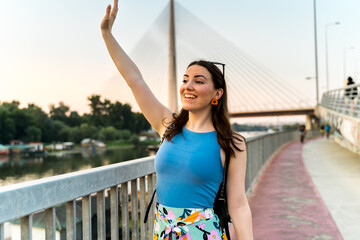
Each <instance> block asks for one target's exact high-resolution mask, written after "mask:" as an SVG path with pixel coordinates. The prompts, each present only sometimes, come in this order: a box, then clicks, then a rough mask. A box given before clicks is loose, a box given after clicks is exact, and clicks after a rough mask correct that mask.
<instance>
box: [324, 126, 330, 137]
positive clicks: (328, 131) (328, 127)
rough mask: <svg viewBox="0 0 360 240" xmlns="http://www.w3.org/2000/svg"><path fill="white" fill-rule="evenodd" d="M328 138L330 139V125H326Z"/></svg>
mask: <svg viewBox="0 0 360 240" xmlns="http://www.w3.org/2000/svg"><path fill="white" fill-rule="evenodd" d="M325 132H326V138H327V139H329V136H330V125H329V124H326V126H325Z"/></svg>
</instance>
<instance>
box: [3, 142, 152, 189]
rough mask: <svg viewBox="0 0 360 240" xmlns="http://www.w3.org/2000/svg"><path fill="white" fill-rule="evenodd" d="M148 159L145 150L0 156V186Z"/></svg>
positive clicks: (117, 149) (126, 148)
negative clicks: (143, 158)
mask: <svg viewBox="0 0 360 240" xmlns="http://www.w3.org/2000/svg"><path fill="white" fill-rule="evenodd" d="M146 156H149V152H148V151H147V148H146V147H142V148H134V147H121V148H111V149H106V150H105V149H103V150H102V151H97V152H91V151H87V150H84V151H79V152H75V151H73V152H58V153H56V154H53V153H49V154H47V155H45V156H28V157H26V156H22V155H15V156H0V186H5V185H10V184H14V183H19V182H25V181H29V180H35V179H39V178H44V177H50V176H55V175H60V174H64V173H69V172H74V171H79V170H84V169H89V168H94V167H100V166H104V165H108V164H113V163H118V162H123V161H127V160H131V159H136V158H141V157H146Z"/></svg>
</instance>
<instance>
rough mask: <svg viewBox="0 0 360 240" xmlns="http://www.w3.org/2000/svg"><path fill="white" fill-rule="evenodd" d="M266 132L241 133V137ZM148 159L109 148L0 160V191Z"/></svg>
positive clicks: (141, 152)
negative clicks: (11, 186)
mask: <svg viewBox="0 0 360 240" xmlns="http://www.w3.org/2000/svg"><path fill="white" fill-rule="evenodd" d="M265 133H266V132H242V133H241V134H242V135H243V136H244V137H245V138H248V137H252V136H256V135H262V134H265ZM149 155H151V153H150V152H149V151H148V150H147V148H146V147H142V148H139V147H136V148H135V147H121V148H110V149H106V150H102V151H97V152H91V151H86V150H85V151H80V152H75V151H74V152H67V153H66V152H59V153H56V154H53V153H50V154H47V155H45V156H32V157H25V156H22V155H15V156H11V157H10V156H0V187H1V186H6V185H11V184H15V183H19V182H25V181H30V180H35V179H39V178H44V177H50V176H55V175H60V174H64V173H69V172H74V171H79V170H84V169H89V168H94V167H100V166H104V165H108V164H113V163H118V162H123V161H128V160H131V159H136V158H141V157H146V156H149Z"/></svg>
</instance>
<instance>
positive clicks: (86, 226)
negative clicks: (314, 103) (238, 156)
mask: <svg viewBox="0 0 360 240" xmlns="http://www.w3.org/2000/svg"><path fill="white" fill-rule="evenodd" d="M317 134H318V132H311V131H310V132H309V133H308V136H309V137H312V136H315V135H317ZM298 139H299V135H298V132H296V131H294V132H280V133H272V134H267V135H263V136H258V137H253V138H249V139H248V150H247V154H248V161H247V169H246V180H245V187H246V189H247V193H249V191H250V190H251V186H252V184H253V183H254V182H255V181H256V179H257V177H258V174H259V172H260V171H261V169H262V168H263V166H264V164H265V163H266V162H267V160H268V159H270V157H271V156H272V155H273V154H274V153H275V152H276V150H277V149H279V148H280V147H281V146H282V145H283V144H285V143H287V142H289V141H292V140H298ZM154 171H155V169H154V157H146V158H141V159H136V160H132V161H127V162H122V163H117V164H112V165H108V166H103V167H98V168H93V169H89V170H83V171H78V172H73V173H68V174H63V175H59V176H54V177H48V178H43V179H39V180H35V181H29V182H24V183H19V184H14V185H10V186H5V187H1V188H0V202H1V204H0V240H5V223H7V222H10V221H12V222H13V221H14V220H17V221H19V220H20V230H21V239H32V236H33V234H32V229H33V218H36V217H37V216H39V215H40V214H44V215H45V216H44V218H45V226H44V227H45V233H44V234H43V235H44V239H56V235H59V234H57V231H60V239H92V238H93V237H94V236H95V235H97V239H106V238H107V237H111V239H119V235H121V239H124V240H125V239H133V240H137V239H141V240H145V239H147V238H148V237H149V239H151V233H152V231H153V221H154V216H153V214H149V219H148V222H147V224H145V223H143V221H142V219H143V218H144V215H145V210H146V207H147V205H148V200H149V198H150V197H151V194H152V192H153V190H154V189H155V183H156V175H155V173H154ZM155 201H156V199H155ZM61 207H62V209H63V210H62V211H65V213H66V214H65V215H66V220H65V223H64V224H61V223H59V219H58V218H57V214H58V215H60V214H59V212H58V211H60V209H61ZM64 209H65V210H64ZM151 211H152V212H153V211H154V205H153V207H152V209H151ZM95 219H96V220H95ZM119 224H120V225H119ZM93 225H96V228H95V226H93ZM119 226H121V228H120V229H121V230H120V229H119ZM130 226H131V227H130ZM108 227H109V230H107V229H108ZM93 229H96V231H93ZM130 235H131V238H130Z"/></svg>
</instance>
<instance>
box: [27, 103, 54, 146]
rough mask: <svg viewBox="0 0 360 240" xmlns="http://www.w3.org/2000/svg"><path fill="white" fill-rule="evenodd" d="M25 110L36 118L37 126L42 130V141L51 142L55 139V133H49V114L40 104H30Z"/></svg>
mask: <svg viewBox="0 0 360 240" xmlns="http://www.w3.org/2000/svg"><path fill="white" fill-rule="evenodd" d="M24 111H25V112H26V113H27V114H28V115H29V116H31V118H32V119H33V120H34V124H35V126H36V127H37V128H39V129H40V130H41V133H42V134H41V141H43V142H50V141H52V139H53V135H52V134H49V133H51V131H49V130H48V126H49V121H51V119H49V116H48V115H47V114H46V113H45V112H44V111H43V110H42V109H41V108H40V107H38V106H36V105H35V104H28V107H27V108H25V109H24Z"/></svg>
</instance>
